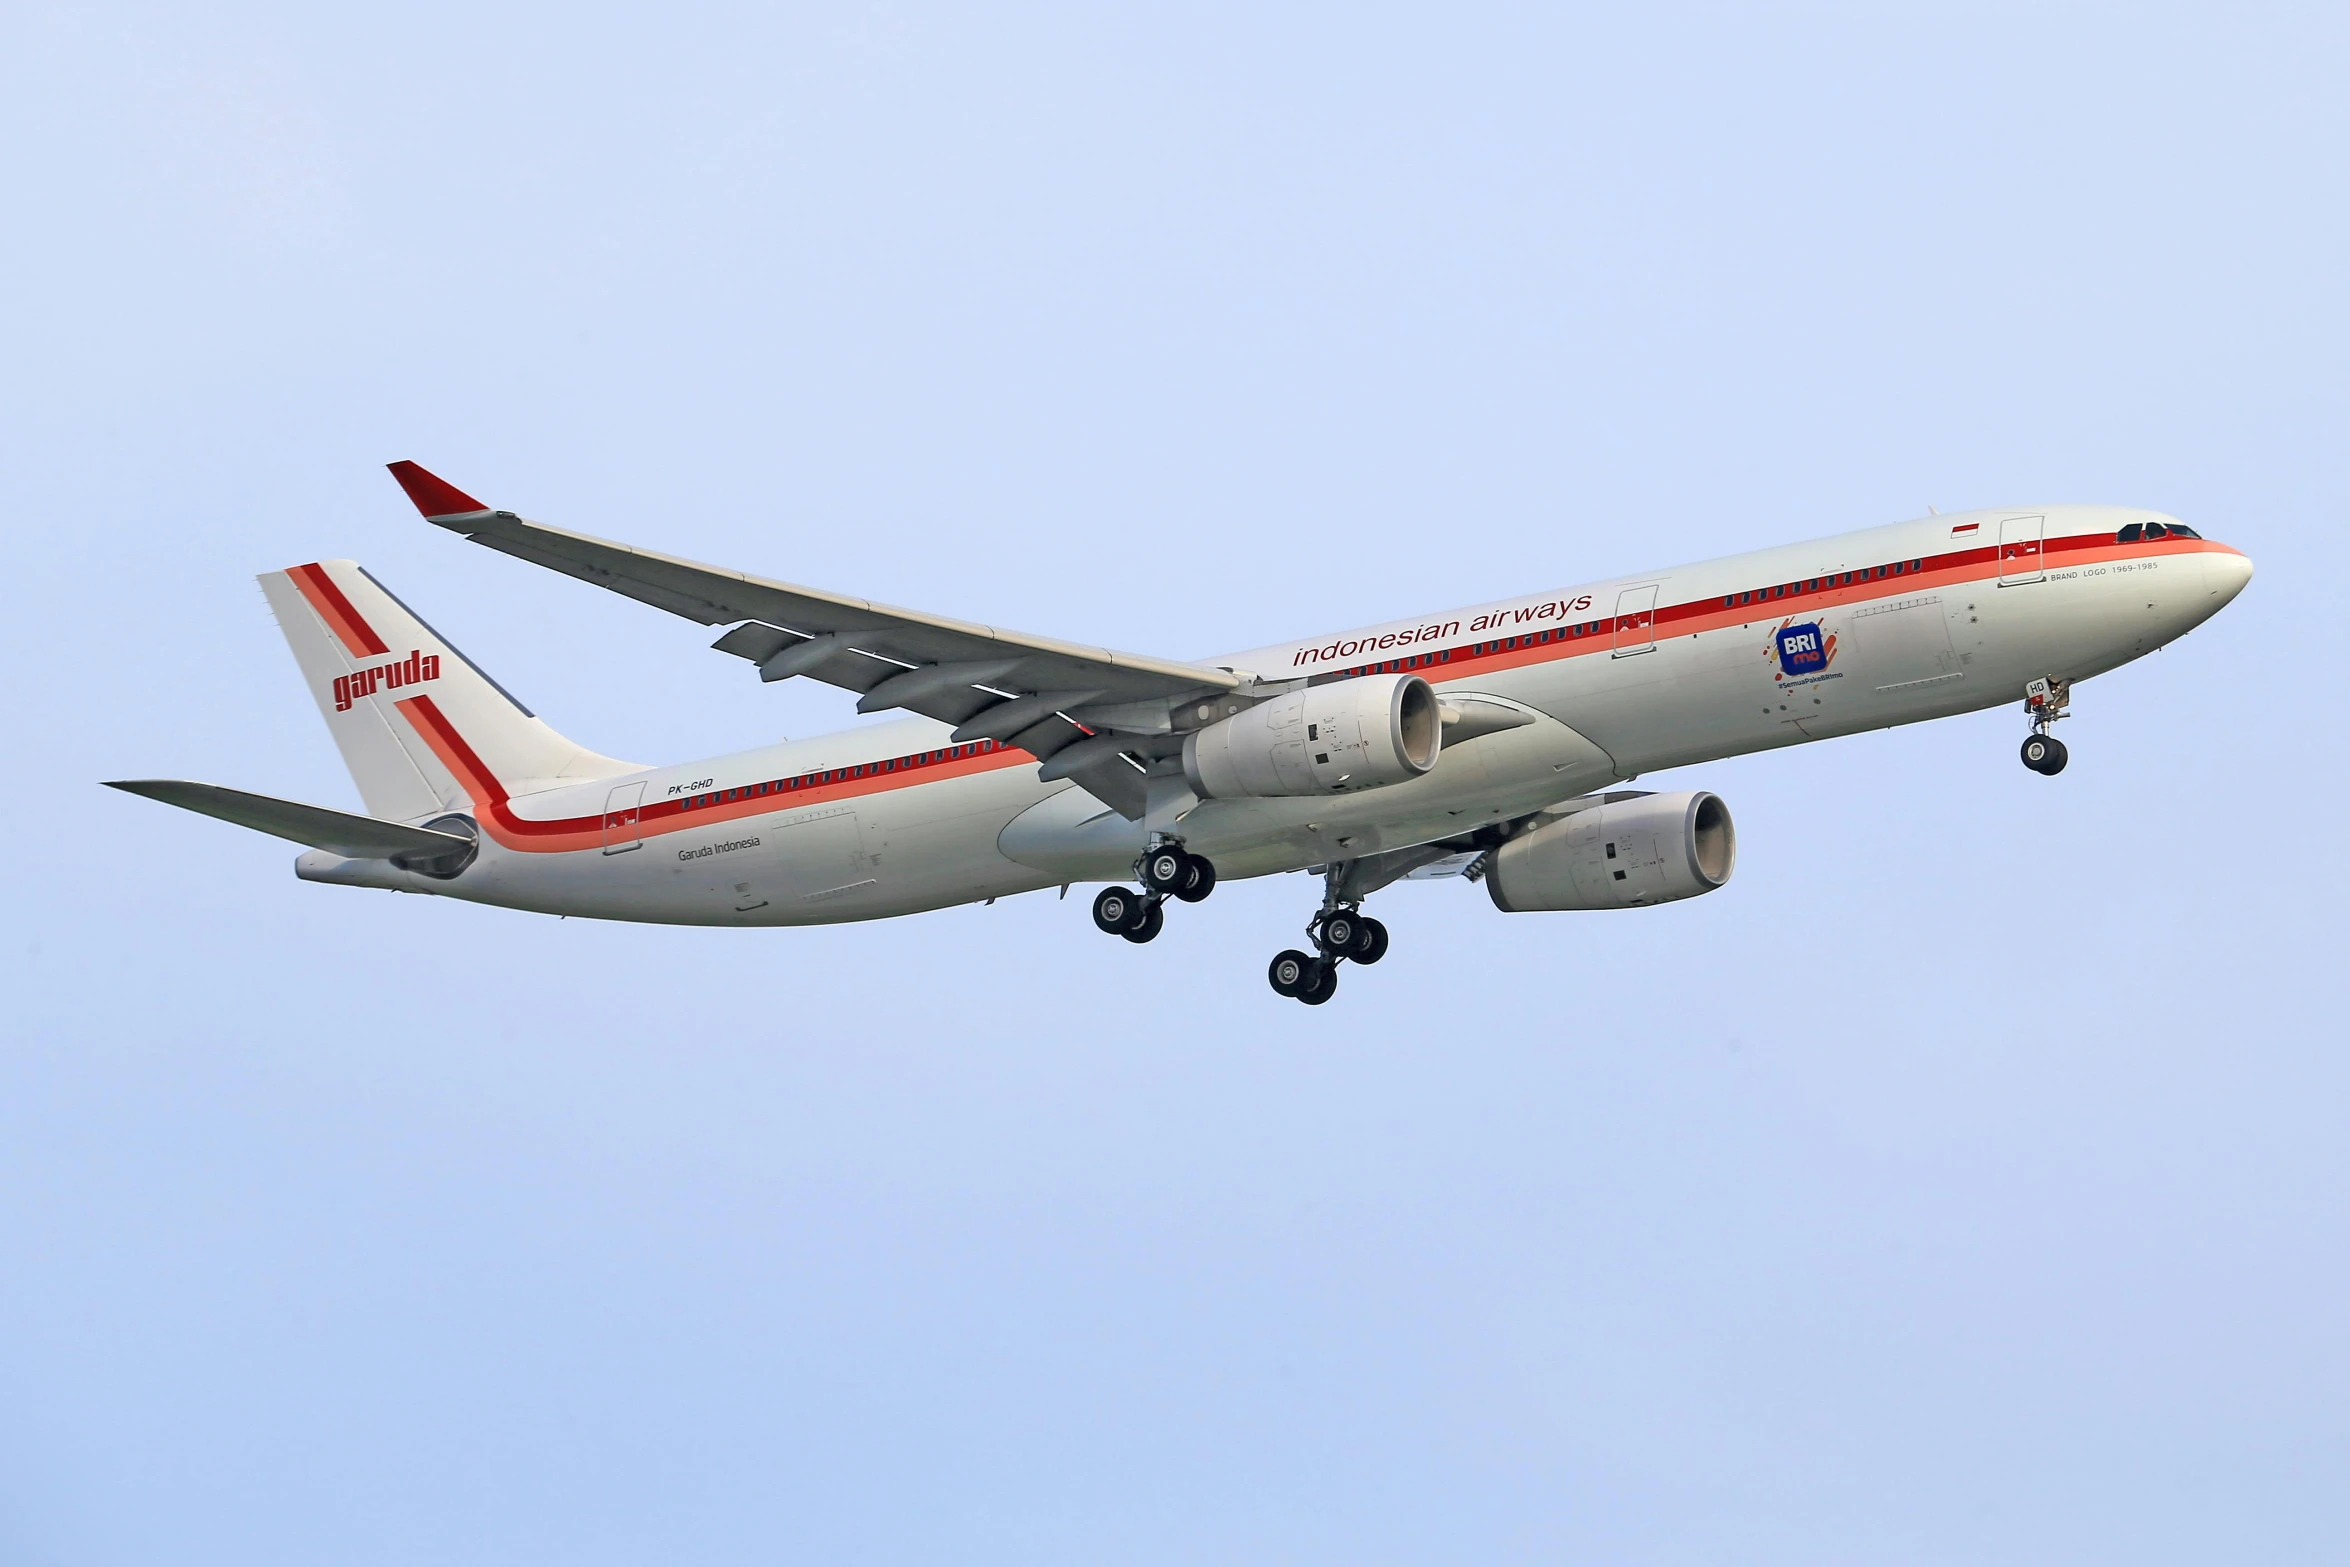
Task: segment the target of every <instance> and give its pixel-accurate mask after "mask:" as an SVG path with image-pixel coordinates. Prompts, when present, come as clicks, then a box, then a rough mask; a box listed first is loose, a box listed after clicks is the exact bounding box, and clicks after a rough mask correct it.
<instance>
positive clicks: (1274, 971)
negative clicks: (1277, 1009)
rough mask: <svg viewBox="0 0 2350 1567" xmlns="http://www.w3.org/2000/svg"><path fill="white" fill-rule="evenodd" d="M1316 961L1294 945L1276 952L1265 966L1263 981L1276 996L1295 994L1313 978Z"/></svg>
mask: <svg viewBox="0 0 2350 1567" xmlns="http://www.w3.org/2000/svg"><path fill="white" fill-rule="evenodd" d="M1316 961H1317V960H1316V959H1314V958H1310V957H1308V956H1307V955H1306V954H1304V953H1302V952H1300V951H1298V950H1297V949H1296V948H1294V947H1292V948H1291V949H1290V950H1289V951H1287V952H1276V953H1274V954H1273V961H1272V962H1271V963H1269V964H1267V965H1266V967H1265V982H1266V983H1267V984H1269V985H1271V986H1272V987H1273V993H1274V994H1275V995H1277V996H1295V995H1296V994H1297V993H1298V991H1299V990H1301V989H1303V988H1304V987H1305V984H1306V982H1307V981H1308V980H1310V979H1312V978H1313V975H1314V964H1315V962H1316Z"/></svg>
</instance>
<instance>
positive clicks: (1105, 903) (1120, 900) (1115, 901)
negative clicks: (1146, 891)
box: [1093, 887, 1145, 936]
mask: <svg viewBox="0 0 2350 1567" xmlns="http://www.w3.org/2000/svg"><path fill="white" fill-rule="evenodd" d="M1144 901H1145V900H1144V898H1143V896H1142V894H1141V893H1139V892H1136V891H1135V890H1134V889H1133V888H1132V887H1104V888H1103V889H1102V890H1101V894H1100V896H1098V897H1096V898H1095V899H1094V900H1093V923H1094V925H1095V927H1096V928H1098V929H1099V930H1101V931H1102V932H1103V933H1104V934H1107V935H1111V936H1123V935H1125V934H1126V933H1127V932H1128V931H1130V930H1133V929H1134V928H1135V927H1136V926H1137V925H1138V924H1140V923H1141V920H1142V918H1143V913H1142V908H1143V903H1144Z"/></svg>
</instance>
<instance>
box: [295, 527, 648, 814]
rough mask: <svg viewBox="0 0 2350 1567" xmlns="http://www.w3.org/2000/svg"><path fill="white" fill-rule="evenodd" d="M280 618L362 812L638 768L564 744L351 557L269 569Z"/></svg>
mask: <svg viewBox="0 0 2350 1567" xmlns="http://www.w3.org/2000/svg"><path fill="white" fill-rule="evenodd" d="M261 591H262V592H263V593H265V594H267V595H268V597H269V605H270V608H271V609H273V610H275V611H276V612H277V623H278V625H279V627H280V628H282V629H283V630H284V632H285V634H286V642H287V643H288V644H289V645H290V646H291V647H292V648H293V650H294V661H295V662H296V663H297V664H299V665H300V666H301V668H302V677H303V679H305V680H307V681H308V682H309V683H310V694H311V695H312V696H314V697H315V698H317V700H318V710H319V711H320V712H321V713H323V714H324V715H325V716H326V727H327V729H328V730H329V732H331V733H332V734H333V735H334V737H335V744H336V745H337V746H338V747H339V748H340V749H341V750H342V753H343V763H344V765H345V766H347V767H349V768H350V769H351V777H352V780H353V781H354V782H356V783H357V784H358V785H359V795H360V798H361V799H363V800H365V801H366V802H367V810H368V814H369V815H371V816H377V817H381V818H383V819H385V820H387V821H396V822H405V821H417V820H421V819H422V818H425V817H428V816H433V815H436V814H438V813H440V812H443V811H456V810H465V809H467V808H469V807H479V806H483V805H486V804H487V801H486V800H481V799H479V798H477V797H478V796H480V795H483V794H485V793H488V792H491V791H500V792H503V793H504V794H507V795H523V794H532V793H536V792H537V791H539V790H542V789H550V788H555V787H558V786H560V785H563V784H571V783H579V782H583V781H585V780H587V779H591V778H608V777H611V776H614V775H616V774H619V773H633V772H638V771H641V770H642V769H640V768H639V767H638V766H637V764H635V763H634V762H622V761H615V760H614V759H613V758H611V757H608V756H599V755H597V754H596V753H595V752H593V751H589V750H585V749H583V748H582V747H580V746H578V745H575V744H573V743H572V742H571V741H569V740H566V739H564V738H563V736H561V735H559V734H557V733H556V732H555V731H554V730H552V729H550V728H548V727H547V725H546V724H545V723H543V722H541V721H540V720H539V719H538V718H537V717H535V716H534V715H533V714H532V713H531V712H530V710H529V709H528V708H526V707H524V706H523V705H522V704H521V703H520V702H517V701H515V700H514V698H513V697H511V696H509V695H507V694H506V692H505V690H504V689H503V688H502V687H500V686H499V685H498V683H497V682H496V681H494V680H492V679H490V677H489V676H487V675H485V674H483V673H482V672H481V671H480V670H479V669H478V668H476V667H475V666H474V664H473V663H472V661H471V660H469V659H467V658H466V656H465V655H464V654H462V653H460V652H458V651H457V650H456V649H455V648H454V647H452V646H450V645H449V644H448V643H447V642H445V641H443V640H442V638H441V636H440V634H439V633H438V632H436V631H434V630H433V629H432V627H430V626H428V625H426V624H425V623H424V622H423V621H422V620H421V619H419V618H417V616H416V615H415V614H414V613H413V612H411V611H410V610H409V608H408V606H407V605H405V604H403V603H401V602H400V601H399V600H398V599H396V598H394V597H393V596H392V594H391V592H390V590H388V589H387V588H385V587H384V586H383V584H381V583H379V582H377V581H376V580H375V579H374V578H373V577H371V576H369V575H368V574H367V573H366V572H365V571H364V570H362V569H361V568H360V566H359V564H358V563H357V562H355V561H348V560H329V561H315V562H313V563H311V564H310V565H307V566H295V567H292V568H290V569H288V570H285V571H272V572H265V573H264V574H263V575H262V577H261Z"/></svg>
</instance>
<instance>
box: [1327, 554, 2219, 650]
mask: <svg viewBox="0 0 2350 1567" xmlns="http://www.w3.org/2000/svg"><path fill="white" fill-rule="evenodd" d="M2202 553H2216V554H2233V553H2235V552H2234V551H2232V550H2230V549H2229V548H2228V547H2227V546H2226V545H2224V544H2219V543H2215V542H2213V541H2211V540H2209V539H2177V540H2165V541H2163V542H2161V543H2157V544H2147V543H2142V542H2134V543H2129V544H2117V543H2115V542H2114V537H2113V535H2112V534H2110V533H2093V534H2080V535H2075V536H2073V537H2069V538H2062V539H2050V540H2048V541H2047V542H2046V543H2045V544H2044V545H2043V546H2042V547H2041V549H2040V550H2039V552H2038V553H2037V554H2036V555H2019V556H2016V557H2014V558H2013V559H2012V560H2011V561H2009V562H2002V560H2001V559H2000V549H1999V547H1998V546H1997V545H1992V544H1985V545H1982V546H1979V547H1976V548H1971V549H1964V550H1953V551H1950V552H1948V553H1946V554H1942V555H1929V556H1925V557H1922V558H1923V560H1924V564H1923V565H1922V566H1921V567H1920V568H1919V569H1918V570H1916V571H1906V570H1904V571H1899V572H1895V571H1890V570H1889V571H1888V572H1887V573H1886V574H1885V575H1884V576H1882V577H1874V576H1872V577H1870V578H1868V579H1867V580H1866V581H1865V582H1864V581H1859V580H1855V581H1853V582H1850V583H1842V582H1839V583H1838V584H1837V585H1835V586H1832V587H1831V586H1829V585H1828V583H1829V581H1830V578H1831V577H1832V576H1833V577H1838V578H1840V577H1842V576H1843V573H1842V572H1841V571H1837V572H1834V573H1823V574H1821V575H1820V576H1818V577H1816V578H1815V577H1811V576H1809V575H1808V574H1807V575H1806V576H1805V577H1803V578H1800V579H1796V580H1795V581H1793V582H1778V583H1772V584H1770V585H1769V587H1766V588H1765V589H1763V590H1762V593H1763V596H1761V597H1757V598H1754V599H1752V600H1750V601H1748V602H1747V603H1744V604H1731V605H1728V606H1725V605H1724V604H1723V603H1722V596H1721V595H1719V594H1715V595H1709V596H1707V597H1705V598H1701V599H1691V600H1687V601H1685V602H1683V603H1679V604H1667V605H1661V606H1659V607H1658V608H1657V609H1656V610H1655V611H1654V612H1653V613H1652V614H1650V615H1649V616H1647V617H1646V619H1647V621H1648V624H1649V626H1650V628H1651V629H1652V630H1653V633H1654V635H1653V637H1652V638H1651V640H1652V641H1653V640H1662V639H1663V638H1666V637H1668V636H1692V635H1695V634H1697V633H1700V632H1705V631H1719V630H1723V629H1726V628H1728V627H1731V626H1748V625H1753V624H1756V623H1758V622H1760V621H1765V620H1779V619H1785V618H1787V617H1790V616H1792V617H1794V618H1796V619H1803V618H1805V617H1807V616H1810V615H1816V614H1819V613H1821V612H1823V611H1826V610H1830V609H1838V608H1843V607H1845V606H1848V605H1853V604H1863V603H1871V602H1875V601H1879V600H1886V599H1899V598H1908V597H1910V596H1911V595H1913V594H1916V593H1921V592H1927V591H1931V590H1933V589H1937V588H1947V587H1954V586H1959V585H1962V584H1967V583H1976V582H1987V581H1993V580H1996V579H1997V578H1998V577H1999V576H2000V575H2002V573H2003V571H2012V572H2017V573H2021V572H2025V571H2050V570H2054V569H2056V568H2057V564H2058V563H2057V560H2056V557H2057V556H2058V555H2060V554H2061V555H2062V556H2063V557H2064V561H2063V564H2064V565H2067V566H2073V565H2095V564H2099V563H2102V562H2105V561H2111V560H2129V559H2141V558H2144V557H2147V556H2156V555H2194V554H2202ZM1912 558H1913V559H1916V558H1920V557H1912ZM1888 564H1890V563H1888ZM1902 564H1903V565H1906V564H1907V562H1906V561H1905V562H1903V563H1902ZM1870 569H1871V570H1873V569H1874V567H1873V566H1872V567H1871V568H1870ZM1854 575H1855V577H1856V578H1858V576H1859V572H1858V571H1857V570H1856V571H1855V573H1854ZM1809 581H1817V582H1819V583H1820V584H1821V586H1819V587H1817V588H1805V587H1803V586H1802V584H1803V583H1804V582H1809ZM1771 587H1776V588H1789V587H1792V588H1793V589H1794V591H1792V592H1788V593H1783V594H1780V595H1778V596H1776V597H1773V596H1770V593H1769V588H1771ZM1742 591H1754V590H1752V589H1747V590H1742ZM1730 596H1731V597H1736V595H1735V594H1733V595H1730ZM1594 608H1595V609H1596V608H1597V606H1594ZM1641 618H1642V617H1639V616H1623V617H1618V616H1617V615H1615V614H1613V613H1612V612H1611V613H1608V614H1593V615H1589V616H1588V617H1587V618H1584V619H1580V620H1557V619H1554V620H1551V621H1547V622H1543V621H1529V622H1514V623H1513V625H1512V626H1505V625H1499V624H1497V625H1494V626H1491V627H1489V628H1487V629H1486V630H1485V631H1483V632H1480V633H1477V634H1476V635H1473V636H1470V637H1468V638H1466V639H1465V640H1463V641H1460V642H1456V643H1454V644H1452V645H1451V646H1449V647H1446V648H1442V649H1438V650H1435V651H1431V652H1426V653H1418V654H1404V655H1401V656H1397V657H1389V658H1385V659H1381V660H1377V661H1375V662H1372V663H1367V664H1346V665H1341V666H1340V667H1338V668H1335V669H1322V670H1317V671H1315V673H1314V674H1313V675H1312V676H1311V677H1310V678H1312V679H1314V680H1316V681H1329V680H1334V679H1345V678H1350V677H1352V676H1356V675H1365V674H1378V673H1382V672H1388V671H1403V672H1408V673H1412V674H1418V675H1422V676H1424V677H1425V678H1426V679H1428V680H1429V681H1431V682H1433V683H1436V684H1439V685H1449V684H1451V683H1453V682H1456V681H1459V680H1463V679H1466V678H1469V677H1470V676H1473V675H1487V674H1491V673H1493V672H1494V671H1496V670H1504V669H1521V668H1524V667H1525V666H1527V665H1529V664H1547V663H1551V662H1553V661H1555V660H1559V659H1568V658H1583V657H1592V656H1596V655H1599V654H1603V653H1613V652H1614V651H1615V650H1616V649H1617V648H1618V647H1619V646H1634V645H1638V646H1645V645H1647V644H1645V643H1639V642H1632V643H1619V642H1618V641H1617V640H1616V635H1617V632H1618V631H1619V629H1621V630H1624V631H1633V632H1637V631H1638V630H1640V629H1641ZM1513 626H1522V627H1523V629H1513ZM1579 626H1590V627H1592V629H1591V630H1589V631H1584V632H1577V631H1575V630H1574V628H1575V627H1579ZM1511 642H1515V643H1516V644H1517V645H1516V646H1515V647H1511V646H1508V645H1507V644H1509V643H1511ZM1478 648H1484V649H1485V650H1486V651H1484V652H1477V651H1475V650H1476V649H1478Z"/></svg>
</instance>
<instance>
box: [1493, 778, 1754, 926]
mask: <svg viewBox="0 0 2350 1567" xmlns="http://www.w3.org/2000/svg"><path fill="white" fill-rule="evenodd" d="M1737 863H1738V833H1737V830H1736V829H1735V828H1733V827H1732V826H1731V825H1730V808H1729V807H1728V806H1726V805H1724V804H1723V803H1722V797H1721V796H1720V795H1718V794H1709V793H1707V792H1706V791H1705V790H1703V789H1699V790H1696V791H1694V792H1692V793H1689V794H1640V795H1633V796H1631V797H1630V798H1628V799H1611V800H1607V801H1603V802H1602V803H1600V804H1598V805H1592V806H1586V807H1585V808H1584V809H1582V810H1579V811H1577V812H1575V813H1574V814H1573V815H1571V816H1564V817H1561V818H1560V819H1559V820H1557V821H1555V822H1551V823H1549V824H1548V825H1547V826H1543V827H1538V828H1536V829H1535V830H1534V831H1532V832H1530V833H1527V834H1526V835H1525V836H1523V837H1520V838H1513V839H1511V840H1510V841H1509V842H1508V843H1505V844H1503V845H1502V846H1501V847H1500V848H1499V849H1496V850H1495V851H1494V853H1493V859H1492V861H1491V863H1490V864H1489V865H1488V866H1487V867H1486V871H1485V890H1486V891H1487V892H1489V893H1491V894H1492V895H1493V906H1494V907H1495V908H1497V909H1499V910H1501V911H1502V912H1503V913H1504V914H1529V913H1534V912H1538V911H1541V910H1547V909H1623V908H1632V907H1636V906H1645V905H1648V904H1651V903H1671V902H1672V901H1674V900H1675V899H1676V898H1694V897H1696V896H1697V895H1698V894H1699V893H1701V892H1711V891H1713V890H1714V889H1715V888H1716V887H1719V886H1720V885H1721V884H1722V883H1724V882H1726V881H1728V880H1729V879H1730V872H1731V870H1732V869H1733V868H1735V866H1736V865H1737Z"/></svg>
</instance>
